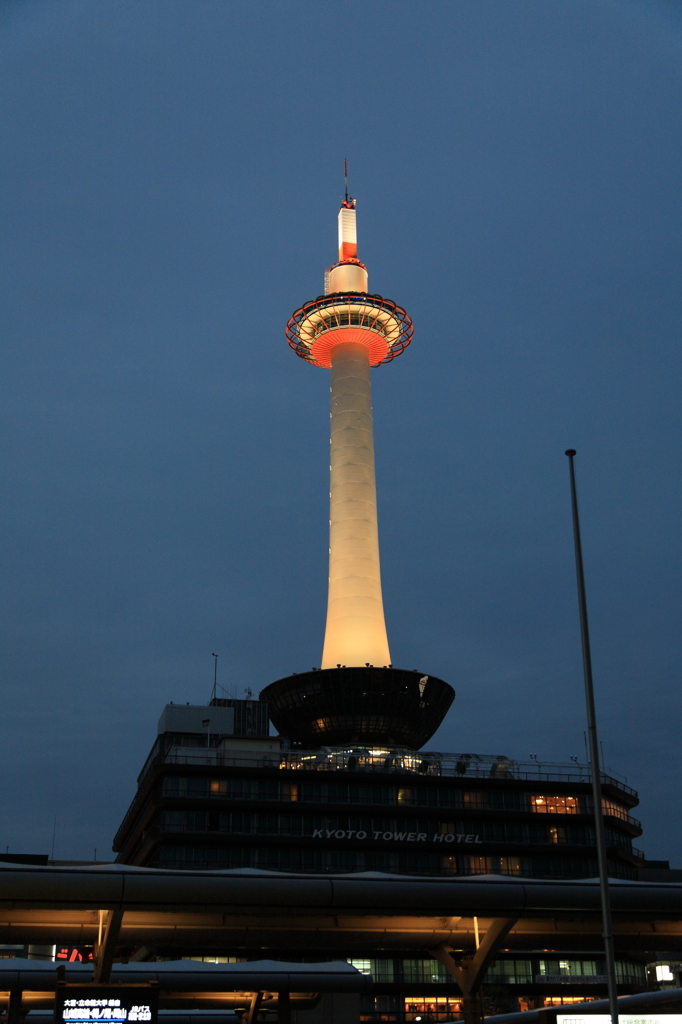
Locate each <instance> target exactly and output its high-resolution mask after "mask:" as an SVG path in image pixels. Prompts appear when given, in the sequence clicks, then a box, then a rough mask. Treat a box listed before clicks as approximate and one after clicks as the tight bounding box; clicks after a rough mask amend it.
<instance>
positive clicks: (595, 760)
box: [566, 448, 618, 1024]
mask: <svg viewBox="0 0 682 1024" xmlns="http://www.w3.org/2000/svg"><path fill="white" fill-rule="evenodd" d="M575 454H576V453H575V450H574V449H573V448H569V449H568V451H567V452H566V455H568V462H569V467H570V474H571V507H572V510H573V540H574V544H575V571H576V576H577V581H578V607H579V609H580V635H581V638H582V647H583V673H584V676H585V703H586V704H587V734H588V739H589V747H590V766H591V769H592V799H593V801H594V828H595V834H596V839H597V863H598V864H599V888H600V892H601V915H602V927H603V930H604V951H605V953H606V981H607V985H608V995H609V1013H610V1014H611V1021H612V1024H618V988H617V985H616V957H615V953H614V949H613V924H612V921H611V901H610V898H609V872H608V865H607V862H606V832H605V830H604V816H603V813H602V800H601V766H600V764H599V741H598V738H597V715H596V711H595V707H594V686H593V683H592V657H591V654H590V633H589V629H588V625H587V599H586V597H585V576H584V573H583V551H582V544H581V543H580V521H579V519H578V497H577V493H576V488H575V468H574V465H573V459H574V456H575Z"/></svg>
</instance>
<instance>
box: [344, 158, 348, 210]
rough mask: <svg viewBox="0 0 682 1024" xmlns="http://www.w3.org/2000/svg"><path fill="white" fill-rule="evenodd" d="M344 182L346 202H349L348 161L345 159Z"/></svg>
mask: <svg viewBox="0 0 682 1024" xmlns="http://www.w3.org/2000/svg"><path fill="white" fill-rule="evenodd" d="M343 184H344V186H345V192H346V202H348V161H347V160H344V161H343Z"/></svg>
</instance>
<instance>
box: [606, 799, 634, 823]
mask: <svg viewBox="0 0 682 1024" xmlns="http://www.w3.org/2000/svg"><path fill="white" fill-rule="evenodd" d="M601 812H602V814H610V815H612V816H613V817H615V818H621V819H622V820H623V821H627V820H628V817H629V815H628V812H627V810H626V808H625V807H622V806H621V804H614V802H613V800H604V799H602V802H601Z"/></svg>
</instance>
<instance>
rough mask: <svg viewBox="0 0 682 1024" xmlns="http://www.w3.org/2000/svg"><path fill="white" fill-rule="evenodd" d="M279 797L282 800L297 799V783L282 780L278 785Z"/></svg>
mask: <svg viewBox="0 0 682 1024" xmlns="http://www.w3.org/2000/svg"><path fill="white" fill-rule="evenodd" d="M280 798H281V799H282V800H298V783H297V782H283V783H281V786H280Z"/></svg>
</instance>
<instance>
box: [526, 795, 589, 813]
mask: <svg viewBox="0 0 682 1024" xmlns="http://www.w3.org/2000/svg"><path fill="white" fill-rule="evenodd" d="M530 809H531V811H535V812H536V813H538V814H578V798H577V796H531V798H530Z"/></svg>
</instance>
